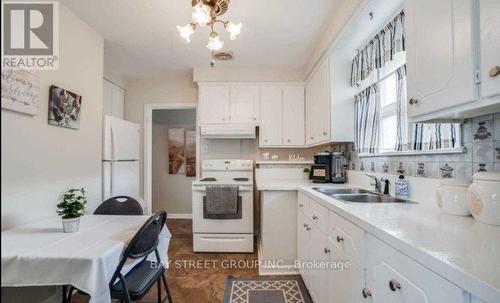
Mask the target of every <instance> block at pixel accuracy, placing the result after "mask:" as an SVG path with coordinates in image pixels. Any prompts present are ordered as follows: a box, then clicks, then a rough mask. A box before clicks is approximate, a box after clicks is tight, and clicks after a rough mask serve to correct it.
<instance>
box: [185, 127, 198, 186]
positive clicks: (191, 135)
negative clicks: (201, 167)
mask: <svg viewBox="0 0 500 303" xmlns="http://www.w3.org/2000/svg"><path fill="white" fill-rule="evenodd" d="M185 155H186V176H187V177H196V131H195V130H186V150H185Z"/></svg>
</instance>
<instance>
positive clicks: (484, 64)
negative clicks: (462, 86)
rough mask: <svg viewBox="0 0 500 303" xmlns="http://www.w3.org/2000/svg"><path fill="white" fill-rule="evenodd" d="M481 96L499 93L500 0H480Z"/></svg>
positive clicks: (492, 95) (487, 96)
mask: <svg viewBox="0 0 500 303" xmlns="http://www.w3.org/2000/svg"><path fill="white" fill-rule="evenodd" d="M479 15H480V17H479V18H480V20H481V25H480V31H481V56H480V57H481V96H482V97H485V98H489V97H494V96H497V95H500V31H499V29H500V17H499V16H500V1H498V0H480V1H479Z"/></svg>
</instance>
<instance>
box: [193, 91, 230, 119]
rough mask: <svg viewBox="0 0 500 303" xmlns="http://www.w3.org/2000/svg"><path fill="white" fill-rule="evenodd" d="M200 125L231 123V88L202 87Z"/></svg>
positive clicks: (200, 93)
mask: <svg viewBox="0 0 500 303" xmlns="http://www.w3.org/2000/svg"><path fill="white" fill-rule="evenodd" d="M199 95H200V100H199V102H200V124H221V123H229V103H230V97H229V96H230V87H229V86H222V85H221V86H201V87H200V92H199Z"/></svg>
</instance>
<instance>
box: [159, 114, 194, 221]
mask: <svg viewBox="0 0 500 303" xmlns="http://www.w3.org/2000/svg"><path fill="white" fill-rule="evenodd" d="M169 128H184V129H186V130H195V129H196V110H195V109H180V110H179V109H168V110H164V109H162V110H154V111H153V129H152V152H153V155H152V161H153V163H152V164H153V165H152V175H153V178H152V199H153V201H152V206H153V212H156V211H159V210H161V209H164V210H166V211H167V213H168V214H169V217H170V215H172V214H191V213H192V207H191V183H192V182H193V181H194V180H195V177H186V175H185V174H175V175H171V174H169V172H168V129H169Z"/></svg>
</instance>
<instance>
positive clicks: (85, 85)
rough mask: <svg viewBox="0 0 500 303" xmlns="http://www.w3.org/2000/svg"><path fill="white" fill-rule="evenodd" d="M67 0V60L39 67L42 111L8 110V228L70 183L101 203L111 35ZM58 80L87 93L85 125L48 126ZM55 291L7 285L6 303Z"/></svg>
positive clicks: (46, 205)
mask: <svg viewBox="0 0 500 303" xmlns="http://www.w3.org/2000/svg"><path fill="white" fill-rule="evenodd" d="M60 7H61V12H60V35H61V36H60V44H61V45H60V54H61V56H60V60H61V61H60V64H59V70H57V71H44V72H39V75H40V84H41V93H40V95H41V100H40V110H39V113H38V115H37V116H35V117H31V116H26V115H22V114H18V113H14V112H10V111H6V110H2V202H1V204H2V230H4V229H6V228H10V227H12V226H15V225H19V224H23V223H26V222H30V221H33V220H37V219H40V218H43V217H47V216H53V215H55V214H56V213H55V212H56V204H57V202H58V196H59V194H60V193H62V192H63V191H65V190H66V189H68V188H69V187H85V188H86V189H87V190H88V203H89V204H88V207H87V210H88V211H93V209H94V208H95V207H96V206H97V205H98V203H100V202H101V128H102V125H101V124H102V78H103V39H102V38H101V37H100V36H99V35H98V34H97V33H96V32H95V31H93V30H92V29H91V28H90V27H89V26H88V25H87V24H85V23H83V22H82V21H81V20H80V19H79V18H78V17H76V16H75V15H74V14H73V13H72V12H71V11H69V10H68V9H67V8H65V7H64V6H63V5H60ZM52 84H54V85H58V86H60V87H63V88H66V89H68V90H70V91H73V92H75V93H77V94H79V95H81V96H82V101H83V102H82V112H81V123H80V129H79V130H71V129H64V128H60V127H56V126H51V125H48V123H47V112H48V95H49V91H48V90H49V86H50V85H52ZM54 295H55V290H54V288H53V287H44V288H24V287H23V288H21V289H14V288H2V301H4V302H48V301H50V300H51V299H52V300H53V299H54ZM57 299H60V298H59V297H57Z"/></svg>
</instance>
